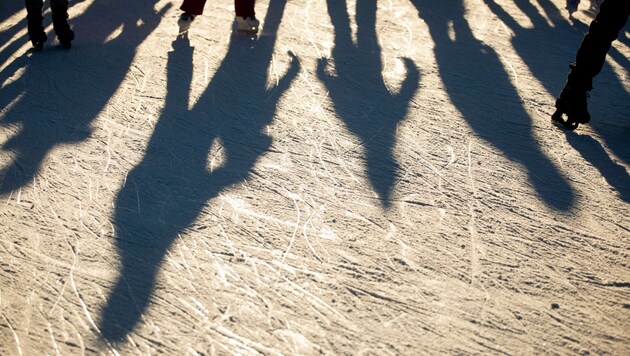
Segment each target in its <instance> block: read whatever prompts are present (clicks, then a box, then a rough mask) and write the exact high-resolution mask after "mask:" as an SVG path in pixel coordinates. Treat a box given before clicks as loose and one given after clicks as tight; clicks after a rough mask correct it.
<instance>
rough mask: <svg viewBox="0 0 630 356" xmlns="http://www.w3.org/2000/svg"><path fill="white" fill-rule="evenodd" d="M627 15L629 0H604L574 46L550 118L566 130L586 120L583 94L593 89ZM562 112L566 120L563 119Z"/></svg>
mask: <svg viewBox="0 0 630 356" xmlns="http://www.w3.org/2000/svg"><path fill="white" fill-rule="evenodd" d="M629 15H630V1H629V0H604V2H603V3H602V4H601V7H600V12H599V14H598V15H597V17H595V20H593V22H591V25H590V26H589V29H588V33H587V34H586V36H584V40H582V43H581V44H580V48H579V49H578V52H577V55H576V59H575V63H573V64H571V65H570V67H571V71H570V72H569V76H568V78H567V83H566V85H565V86H564V89H562V92H561V93H560V97H559V98H558V99H557V100H556V112H554V114H553V115H552V116H551V118H552V120H554V121H556V122H559V123H562V124H563V125H564V126H565V127H567V128H568V129H570V130H574V129H575V128H577V127H578V125H579V124H584V123H587V122H589V121H590V119H591V115H590V114H589V112H588V108H587V105H588V104H587V102H586V98H587V96H588V92H589V91H590V90H591V89H593V78H594V77H595V76H596V75H597V74H598V73H599V72H600V71H601V70H602V67H603V65H604V62H605V61H606V54H607V53H608V50H609V49H610V46H611V45H612V42H613V41H614V40H615V39H616V38H617V36H618V35H619V31H621V29H622V28H623V26H624V25H625V24H626V22H627V21H628V16H629ZM563 115H566V120H564V119H563Z"/></svg>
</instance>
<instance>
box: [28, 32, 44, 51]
mask: <svg viewBox="0 0 630 356" xmlns="http://www.w3.org/2000/svg"><path fill="white" fill-rule="evenodd" d="M46 40H47V38H46V33H44V31H42V32H40V33H37V34H33V35H31V43H32V44H33V49H35V50H37V51H41V50H42V49H44V43H46Z"/></svg>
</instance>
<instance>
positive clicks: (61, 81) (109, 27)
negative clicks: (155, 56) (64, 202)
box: [0, 0, 168, 194]
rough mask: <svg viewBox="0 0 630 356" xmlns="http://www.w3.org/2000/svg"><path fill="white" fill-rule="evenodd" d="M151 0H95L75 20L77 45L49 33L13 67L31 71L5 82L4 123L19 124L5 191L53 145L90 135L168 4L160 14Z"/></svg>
mask: <svg viewBox="0 0 630 356" xmlns="http://www.w3.org/2000/svg"><path fill="white" fill-rule="evenodd" d="M153 4H154V1H153V0H146V1H140V2H135V1H134V2H129V1H127V0H96V1H95V2H93V3H92V4H91V5H90V6H89V8H88V9H86V11H85V12H84V13H83V14H81V15H79V16H78V17H76V18H72V19H71V20H70V21H71V24H72V26H73V28H74V30H75V32H76V34H77V37H76V40H75V41H74V42H73V48H72V49H71V50H69V51H66V50H61V49H59V48H55V47H53V43H54V41H52V38H51V39H49V41H48V44H47V47H46V48H45V49H44V50H43V51H42V52H40V53H30V54H25V55H23V56H21V57H19V58H18V60H16V61H15V62H14V63H12V64H11V65H10V66H9V67H10V68H11V69H10V70H16V68H19V67H21V66H25V71H24V73H23V75H22V76H21V77H20V78H19V79H18V80H16V81H14V82H13V84H11V85H10V86H9V87H5V88H3V95H2V100H1V102H2V104H3V106H4V105H7V104H8V103H9V102H11V101H12V104H11V106H10V108H9V109H8V110H7V111H6V112H4V113H2V114H1V115H0V126H8V127H17V128H18V129H16V133H15V134H14V135H13V136H12V137H11V138H10V139H9V140H8V141H7V142H5V144H4V145H3V146H2V147H1V149H2V150H5V151H9V152H11V154H12V155H13V157H14V158H13V159H12V160H11V161H10V162H8V163H7V164H6V165H5V166H4V167H0V194H7V193H10V192H12V191H14V190H16V189H19V188H21V187H22V186H24V185H26V184H28V183H29V182H30V180H31V179H32V178H33V177H34V176H35V175H36V174H37V172H38V171H39V169H40V166H41V164H42V162H43V160H44V159H45V157H46V155H47V154H48V152H49V151H50V150H51V149H53V148H54V147H55V146H57V145H61V144H69V143H76V142H79V141H82V140H85V139H86V138H87V137H89V135H90V133H91V130H92V128H91V123H92V121H93V120H94V119H95V118H96V117H97V115H98V114H99V112H101V111H102V110H103V108H104V107H105V105H106V104H107V103H108V101H109V100H110V99H111V98H112V95H113V94H114V93H115V92H116V90H118V88H119V87H120V83H121V82H122V81H123V79H124V77H125V76H126V75H127V73H128V71H129V67H130V65H131V62H132V61H133V59H134V57H135V54H136V50H137V48H138V46H139V45H140V44H141V43H142V42H143V41H144V39H145V38H146V37H147V36H148V35H149V34H150V33H151V32H152V31H153V30H154V29H155V28H156V27H157V25H158V23H159V21H160V20H161V18H162V14H163V13H164V11H166V10H167V9H168V6H167V7H165V8H163V9H162V10H161V12H159V13H158V12H156V11H155V10H153V6H152V5H153ZM49 37H50V36H49ZM112 37H113V38H112ZM16 48H19V47H16ZM5 75H9V74H3V76H5ZM5 93H6V96H5Z"/></svg>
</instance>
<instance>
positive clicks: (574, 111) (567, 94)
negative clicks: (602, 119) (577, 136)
mask: <svg viewBox="0 0 630 356" xmlns="http://www.w3.org/2000/svg"><path fill="white" fill-rule="evenodd" d="M588 97H589V95H588V92H587V91H586V90H580V89H576V88H572V87H570V86H565V87H564V89H562V92H561V93H560V97H559V98H558V99H557V100H556V111H555V112H554V113H553V115H551V119H552V120H553V121H555V122H558V123H560V124H562V125H564V126H565V127H566V128H567V129H569V130H575V129H576V128H577V127H578V126H579V125H580V124H586V123H587V122H589V121H590V120H591V114H589V112H588V106H587V102H586V99H587V98H588ZM563 115H565V116H566V120H565V119H563Z"/></svg>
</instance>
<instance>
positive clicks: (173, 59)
mask: <svg viewBox="0 0 630 356" xmlns="http://www.w3.org/2000/svg"><path fill="white" fill-rule="evenodd" d="M285 5H286V0H271V1H270V2H269V7H268V10H267V15H266V18H265V21H264V28H263V32H262V33H261V35H260V37H258V38H257V39H256V40H252V39H251V38H250V36H246V35H242V34H233V35H232V37H231V38H230V42H229V47H228V51H227V53H226V55H225V58H224V59H223V61H222V62H221V64H220V66H219V68H218V69H217V70H216V72H215V73H214V76H213V77H212V79H211V80H210V83H209V84H208V86H207V87H206V89H205V91H204V93H203V94H202V96H201V97H200V98H199V100H198V101H197V103H196V104H195V105H194V106H193V107H192V108H191V109H189V101H190V96H189V92H190V88H191V84H192V71H193V69H192V65H193V64H192V61H193V51H194V49H193V48H191V47H190V44H189V42H188V40H187V38H186V37H180V38H179V39H177V40H176V41H175V42H174V43H173V48H174V50H173V51H172V52H170V53H169V55H168V65H167V94H166V99H165V100H166V103H165V107H164V109H163V112H162V115H161V116H160V118H159V120H158V122H157V124H156V126H155V129H154V132H153V134H152V136H151V138H150V140H149V143H148V146H147V150H146V153H145V155H144V157H143V159H142V161H141V162H140V163H139V164H138V165H137V166H136V167H134V168H133V169H132V170H131V171H130V172H129V174H128V176H127V179H126V182H125V184H124V186H123V187H122V188H121V190H120V191H119V193H118V195H117V197H116V202H115V212H114V227H115V237H116V240H115V242H116V247H117V251H118V254H119V258H120V263H121V268H120V271H119V277H118V279H117V281H116V283H115V285H114V287H113V288H112V290H111V292H110V294H109V296H108V298H107V303H106V305H105V306H104V308H103V311H102V314H101V318H100V329H101V332H102V334H103V335H104V336H105V338H107V339H108V340H110V341H119V340H122V339H124V337H125V336H126V335H127V334H128V333H129V332H131V331H132V330H133V329H134V327H135V326H136V325H137V324H138V322H139V321H140V320H141V318H142V317H143V314H144V312H145V310H146V309H147V307H148V306H149V304H150V301H151V297H152V295H153V291H154V289H155V287H156V275H157V274H158V271H159V269H160V266H161V265H162V263H163V261H164V256H165V254H166V253H167V252H168V250H169V248H170V247H171V245H172V244H173V242H174V241H175V239H177V238H178V237H179V236H180V234H183V233H185V230H186V228H187V227H188V226H189V225H190V224H191V223H193V221H194V220H195V219H197V218H198V217H199V215H200V213H201V212H202V209H204V207H207V206H208V201H209V200H210V199H212V198H215V197H217V196H218V195H219V194H220V193H221V191H223V190H224V189H226V188H228V187H230V186H233V185H235V184H237V183H240V182H243V181H245V180H246V179H247V177H248V176H249V174H250V172H251V171H252V170H253V169H254V164H255V163H256V161H257V160H258V159H259V158H260V157H261V156H262V155H264V154H265V153H266V152H267V150H268V149H269V147H270V146H271V137H270V136H268V135H267V134H266V133H265V128H266V127H267V126H268V125H270V124H271V122H272V120H273V118H274V115H275V112H276V106H277V104H278V101H279V100H280V98H281V96H282V95H283V93H285V91H286V90H287V89H288V88H289V86H290V84H291V82H292V80H293V79H294V78H295V77H296V76H297V74H298V72H299V68H300V66H299V62H298V60H297V58H296V57H295V56H294V55H292V54H291V58H290V59H291V63H290V65H289V68H288V70H287V72H286V73H285V74H284V75H283V76H282V78H280V79H279V80H278V81H277V83H276V84H277V85H275V86H274V87H269V85H268V81H269V79H270V78H269V74H270V73H269V71H268V66H269V65H270V63H271V60H272V54H273V49H274V43H275V40H276V32H277V29H278V27H279V25H280V20H281V18H282V14H283V12H284V8H285ZM212 147H215V148H217V147H218V150H220V151H221V152H222V154H223V162H222V164H221V165H220V166H219V167H214V168H212V169H209V168H208V167H209V165H208V160H209V155H211V149H212ZM213 151H214V150H213Z"/></svg>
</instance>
